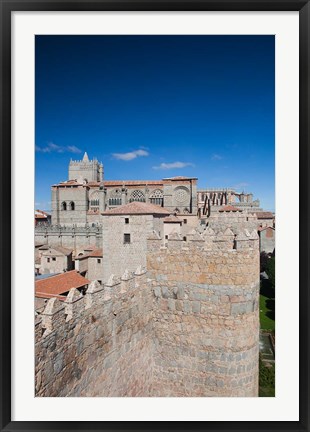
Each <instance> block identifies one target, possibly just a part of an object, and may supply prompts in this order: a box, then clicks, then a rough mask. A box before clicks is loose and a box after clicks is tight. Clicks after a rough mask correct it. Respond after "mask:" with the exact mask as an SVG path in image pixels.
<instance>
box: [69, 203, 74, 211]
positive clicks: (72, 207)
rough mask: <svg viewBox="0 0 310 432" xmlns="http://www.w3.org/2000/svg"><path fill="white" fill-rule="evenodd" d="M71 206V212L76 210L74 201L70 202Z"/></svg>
mask: <svg viewBox="0 0 310 432" xmlns="http://www.w3.org/2000/svg"><path fill="white" fill-rule="evenodd" d="M69 206H70V210H74V209H75V205H74V202H73V201H71V202H70V204H69Z"/></svg>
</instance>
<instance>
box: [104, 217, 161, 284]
mask: <svg viewBox="0 0 310 432" xmlns="http://www.w3.org/2000/svg"><path fill="white" fill-rule="evenodd" d="M163 217H164V216H163ZM126 218H128V219H129V224H126V223H125V219H126ZM160 226H161V227H162V228H160ZM154 227H156V228H157V230H158V231H161V232H163V223H162V221H161V220H160V218H153V215H105V216H103V217H102V249H103V280H104V281H106V280H107V278H108V277H109V275H110V274H114V275H117V276H121V274H123V272H124V271H125V270H126V269H127V270H129V271H134V270H135V269H136V268H137V267H138V266H139V265H142V266H143V267H145V266H146V251H147V237H148V236H149V235H150V234H151V233H152V232H153V230H154V229H155V228H154ZM125 233H126V234H130V243H129V244H124V234H125Z"/></svg>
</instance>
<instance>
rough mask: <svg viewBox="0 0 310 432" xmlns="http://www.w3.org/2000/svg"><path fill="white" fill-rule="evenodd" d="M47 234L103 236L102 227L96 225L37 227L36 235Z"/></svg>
mask: <svg viewBox="0 0 310 432" xmlns="http://www.w3.org/2000/svg"><path fill="white" fill-rule="evenodd" d="M36 233H40V234H42V233H43V234H46V235H52V234H53V235H55V234H58V235H62V234H64V235H65V234H69V235H76V234H87V233H89V234H90V233H93V234H102V226H101V225H99V224H96V225H94V226H92V225H88V224H84V225H37V226H36V227H35V234H36Z"/></svg>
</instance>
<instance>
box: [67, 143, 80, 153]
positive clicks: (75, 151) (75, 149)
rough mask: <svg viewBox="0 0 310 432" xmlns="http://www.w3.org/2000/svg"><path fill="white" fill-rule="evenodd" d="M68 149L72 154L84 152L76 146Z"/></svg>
mask: <svg viewBox="0 0 310 432" xmlns="http://www.w3.org/2000/svg"><path fill="white" fill-rule="evenodd" d="M67 149H68V152H70V153H82V150H80V149H79V148H78V147H76V146H74V145H73V146H68V147H67Z"/></svg>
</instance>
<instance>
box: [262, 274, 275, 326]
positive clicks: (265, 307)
mask: <svg viewBox="0 0 310 432" xmlns="http://www.w3.org/2000/svg"><path fill="white" fill-rule="evenodd" d="M259 318H260V328H261V329H262V330H271V331H274V329H275V301H274V290H273V289H272V287H271V286H270V283H269V281H268V280H262V281H261V287H260V296H259Z"/></svg>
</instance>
